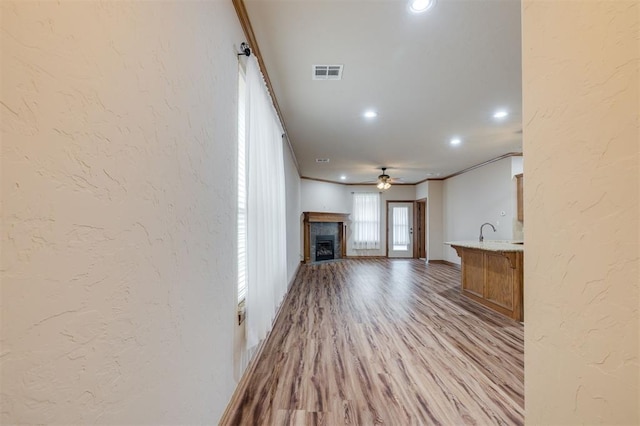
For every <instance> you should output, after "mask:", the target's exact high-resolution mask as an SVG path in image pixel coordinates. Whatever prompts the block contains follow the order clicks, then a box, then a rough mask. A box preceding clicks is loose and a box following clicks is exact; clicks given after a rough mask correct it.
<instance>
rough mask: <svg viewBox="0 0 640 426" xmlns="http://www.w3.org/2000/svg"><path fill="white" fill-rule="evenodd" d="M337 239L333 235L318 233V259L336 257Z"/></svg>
mask: <svg viewBox="0 0 640 426" xmlns="http://www.w3.org/2000/svg"><path fill="white" fill-rule="evenodd" d="M335 243H336V239H335V237H334V236H333V235H318V236H317V237H316V261H320V260H332V259H335V247H334V246H335Z"/></svg>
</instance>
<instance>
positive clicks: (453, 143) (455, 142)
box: [450, 138, 462, 145]
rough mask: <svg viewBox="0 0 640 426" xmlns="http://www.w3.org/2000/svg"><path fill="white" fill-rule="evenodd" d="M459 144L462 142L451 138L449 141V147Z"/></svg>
mask: <svg viewBox="0 0 640 426" xmlns="http://www.w3.org/2000/svg"><path fill="white" fill-rule="evenodd" d="M460 142H462V141H461V140H460V138H453V139H451V141H450V143H451V145H460Z"/></svg>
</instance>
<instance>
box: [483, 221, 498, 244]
mask: <svg viewBox="0 0 640 426" xmlns="http://www.w3.org/2000/svg"><path fill="white" fill-rule="evenodd" d="M485 225H489V226H490V227H491V228H493V232H496V227H495V226H493V225H492V224H490V223H489V222H485V223H483V224H482V225H480V242H483V241H484V237H483V236H482V228H483V227H484V226H485Z"/></svg>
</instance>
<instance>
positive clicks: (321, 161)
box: [316, 158, 329, 163]
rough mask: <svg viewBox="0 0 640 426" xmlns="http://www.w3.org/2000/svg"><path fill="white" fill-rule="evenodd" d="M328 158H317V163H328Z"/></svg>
mask: <svg viewBox="0 0 640 426" xmlns="http://www.w3.org/2000/svg"><path fill="white" fill-rule="evenodd" d="M328 162H329V159H328V158H316V163H328Z"/></svg>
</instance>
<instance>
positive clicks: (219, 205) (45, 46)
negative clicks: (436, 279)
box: [0, 1, 244, 424]
mask: <svg viewBox="0 0 640 426" xmlns="http://www.w3.org/2000/svg"><path fill="white" fill-rule="evenodd" d="M0 7H1V9H2V10H1V15H2V18H1V19H2V21H1V26H2V31H1V32H0V37H1V38H2V40H1V42H2V61H1V62H2V65H1V66H2V82H1V84H2V93H1V95H0V99H1V101H2V104H1V105H0V111H1V112H0V114H1V117H2V220H3V223H2V226H3V231H2V272H3V280H2V333H1V334H2V358H1V363H2V365H1V366H2V372H1V384H2V396H1V398H2V399H1V405H2V417H1V419H2V423H5V424H9V423H67V424H70V423H76V424H88V423H94V422H97V423H111V424H125V423H127V424H136V423H140V424H141V423H150V424H177V423H190V424H205V423H207V424H211V423H215V422H216V421H217V419H218V418H219V416H220V415H221V413H222V411H223V410H224V408H225V405H226V403H227V401H228V400H229V397H230V395H231V392H232V391H233V388H234V385H235V383H234V381H233V378H232V365H233V364H232V353H233V349H232V334H233V327H234V317H235V267H234V266H233V265H235V249H234V246H235V243H234V242H235V231H234V230H235V205H236V203H235V183H234V181H235V157H236V145H235V144H234V143H233V141H234V140H235V139H236V128H235V127H236V125H235V123H236V96H237V95H236V87H237V78H236V74H237V60H236V57H235V49H236V47H237V46H236V45H237V44H238V43H240V42H241V41H243V40H244V36H243V35H242V32H241V29H240V26H239V24H238V20H237V17H236V15H235V13H234V11H233V7H232V5H231V2H69V1H63V2H38V3H36V2H23V1H17V2H12V1H3V2H2V3H1V4H0Z"/></svg>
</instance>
